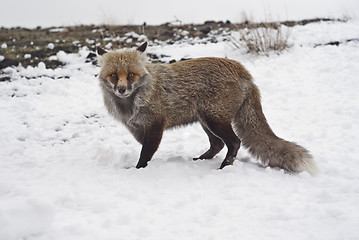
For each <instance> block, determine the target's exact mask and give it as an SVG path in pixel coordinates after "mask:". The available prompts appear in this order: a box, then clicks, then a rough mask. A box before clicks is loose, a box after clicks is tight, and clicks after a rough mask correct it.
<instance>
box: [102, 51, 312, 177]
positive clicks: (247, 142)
mask: <svg viewBox="0 0 359 240" xmlns="http://www.w3.org/2000/svg"><path fill="white" fill-rule="evenodd" d="M146 46H147V45H145V44H144V45H142V46H141V47H139V48H138V49H137V50H120V51H111V52H109V53H107V52H106V51H104V50H98V53H99V55H102V56H101V57H100V58H99V60H100V61H99V62H100V65H101V72H100V83H101V84H100V85H101V88H102V90H103V96H104V102H105V106H106V107H107V109H108V111H109V113H110V114H111V115H113V116H114V117H115V118H116V119H118V120H119V121H121V122H122V123H123V124H124V125H125V126H126V127H127V128H128V129H129V130H130V131H131V133H132V134H133V135H134V137H135V138H136V139H137V140H138V141H139V142H140V143H141V144H142V145H143V147H142V151H141V155H140V159H139V162H138V164H137V166H136V167H137V168H139V167H145V166H146V165H147V162H148V161H149V160H150V159H151V158H152V156H153V154H154V153H155V151H156V150H157V148H158V146H159V144H160V141H161V138H162V134H163V131H164V130H165V129H168V128H172V127H176V126H179V125H186V124H190V123H193V122H199V123H200V124H201V125H202V127H203V129H204V131H205V132H206V133H207V135H208V138H209V141H210V144H211V146H210V149H209V150H208V151H207V152H205V153H204V154H202V155H201V156H199V157H198V158H195V159H210V158H213V157H214V156H215V155H216V154H217V153H218V152H219V151H220V150H221V149H222V148H223V147H224V145H226V146H227V148H228V152H227V155H226V157H225V159H224V161H223V162H222V164H221V168H223V167H224V166H226V165H229V164H233V161H234V159H235V157H236V155H237V152H238V149H239V147H240V144H241V141H242V142H243V145H244V146H246V147H248V148H249V151H250V152H251V153H252V154H253V155H254V156H255V157H257V158H259V159H260V160H261V161H262V162H263V163H264V164H266V165H269V166H271V167H279V168H284V169H286V170H288V171H295V172H300V171H308V172H310V173H314V172H315V170H316V167H315V164H314V162H313V161H312V159H311V156H310V154H309V153H308V151H307V150H305V149H304V148H302V147H300V146H298V145H296V144H294V143H291V142H287V141H285V140H282V139H280V138H278V137H277V136H276V135H275V134H274V133H273V131H272V130H271V128H270V127H269V125H268V123H267V120H266V118H265V116H264V114H263V112H262V107H261V104H260V94H259V90H258V88H257V87H256V85H255V84H254V83H253V81H252V76H251V75H250V74H249V73H248V71H247V70H246V69H245V68H244V67H243V66H242V65H241V64H240V63H238V62H236V61H233V60H228V59H222V58H198V59H192V60H187V61H182V62H178V63H173V64H151V63H146V61H145V54H144V53H143V52H144V51H145V49H146ZM113 73H116V74H117V76H118V79H117V82H116V81H111V79H110V78H109V76H110V75H111V74H113ZM128 73H133V74H134V75H135V76H136V77H135V78H131V79H130V78H129V75H128ZM126 76H127V78H126ZM131 76H132V75H131ZM119 86H122V87H125V89H122V91H120V89H119Z"/></svg>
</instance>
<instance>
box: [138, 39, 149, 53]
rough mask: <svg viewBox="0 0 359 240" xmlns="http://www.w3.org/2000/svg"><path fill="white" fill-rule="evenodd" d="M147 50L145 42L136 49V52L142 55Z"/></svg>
mask: <svg viewBox="0 0 359 240" xmlns="http://www.w3.org/2000/svg"><path fill="white" fill-rule="evenodd" d="M146 48H147V42H145V43H143V44H142V45H141V46H139V47H138V48H137V51H140V52H141V53H143V52H144V51H145V50H146Z"/></svg>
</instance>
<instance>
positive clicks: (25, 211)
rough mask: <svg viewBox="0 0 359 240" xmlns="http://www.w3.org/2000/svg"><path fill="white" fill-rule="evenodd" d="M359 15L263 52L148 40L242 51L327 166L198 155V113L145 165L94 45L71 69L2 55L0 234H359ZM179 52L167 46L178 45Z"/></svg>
mask: <svg viewBox="0 0 359 240" xmlns="http://www.w3.org/2000/svg"><path fill="white" fill-rule="evenodd" d="M358 32H359V22H357V21H349V22H347V23H316V24H309V25H306V26H297V27H294V28H292V29H291V36H290V39H289V40H290V41H291V42H292V43H293V47H292V48H291V49H289V50H288V51H286V52H284V53H283V54H282V55H275V54H271V55H270V57H260V56H259V57H258V56H257V57H256V56H252V55H248V54H245V53H243V52H242V51H241V50H233V48H232V47H231V46H230V45H229V44H228V43H227V42H221V41H220V42H218V43H211V44H195V45H190V44H186V43H182V44H174V45H170V46H167V45H157V46H151V47H149V49H148V51H149V52H150V53H155V54H159V55H161V54H164V55H169V56H171V58H172V59H180V58H182V57H200V56H218V57H230V58H233V59H236V60H239V61H240V62H241V63H242V64H243V65H244V66H246V68H248V70H249V71H250V72H251V74H252V75H253V76H254V78H255V82H256V84H257V85H258V86H259V88H260V90H261V93H262V104H263V109H264V113H265V114H266V116H267V119H268V122H269V124H270V125H271V127H272V128H273V130H274V132H276V133H277V134H278V135H279V136H280V137H282V138H284V139H287V140H290V141H295V142H297V143H298V144H300V145H303V146H304V147H306V148H307V149H309V150H310V151H311V153H312V154H313V156H314V159H315V161H316V163H317V165H318V166H319V168H320V171H321V172H320V174H319V175H318V176H316V177H312V176H310V175H309V174H307V173H305V172H304V173H300V174H288V173H285V172H284V171H282V170H277V169H271V168H262V167H259V166H257V164H255V161H254V160H253V159H252V158H251V157H250V155H249V154H248V152H247V151H246V150H245V149H243V148H242V149H240V151H239V153H238V156H237V158H238V161H235V164H234V165H233V166H229V167H226V168H224V169H223V170H217V168H218V166H219V165H220V163H221V161H222V159H223V158H224V156H225V154H226V150H223V151H222V152H220V153H219V154H218V156H217V157H216V158H215V159H213V160H207V161H192V157H196V156H198V155H200V154H201V153H202V152H204V151H205V150H207V147H208V145H209V143H208V140H207V137H206V135H205V133H204V132H203V130H202V129H201V127H200V126H199V125H197V124H195V125H192V126H188V127H185V128H179V129H176V130H171V131H167V132H165V134H164V137H163V140H162V143H161V145H160V148H159V150H158V151H157V152H156V154H155V155H154V158H153V160H152V161H151V162H150V164H149V166H148V167H147V168H145V169H139V170H138V169H135V168H134V166H135V165H136V162H137V160H138V157H139V152H140V149H141V146H140V145H139V144H138V143H137V142H136V141H135V140H134V138H133V137H132V136H131V134H130V133H129V132H128V131H127V130H126V129H125V128H124V127H123V126H122V125H121V124H120V123H118V122H116V121H115V120H113V119H112V118H111V117H110V116H109V115H108V113H107V112H106V110H105V108H104V106H103V102H102V96H101V93H100V89H99V86H98V79H97V78H96V76H95V75H96V74H97V73H98V71H99V68H98V67H95V66H93V65H92V64H91V63H85V60H86V56H87V54H88V53H89V50H88V49H86V48H83V49H82V50H81V51H80V52H79V54H67V53H65V52H61V51H59V52H58V54H57V55H56V57H57V59H58V60H59V61H62V62H64V63H66V65H65V66H64V67H62V68H58V69H55V70H52V69H47V68H46V66H45V64H43V63H40V64H39V65H38V66H37V67H27V68H23V67H21V66H20V67H14V68H6V69H4V70H3V72H4V73H5V74H7V75H9V76H11V81H10V82H0V112H1V117H0V125H1V126H2V127H1V128H0V146H1V155H0V169H1V172H0V226H1V227H0V239H1V240H17V239H27V240H45V239H46V240H48V239H53V240H62V239H67V240H71V239H74V240H75V239H76V240H79V239H80V240H81V239H86V240H92V239H94V240H95V239H106V240H107V239H108V240H111V239H181V240H182V239H186V240H191V239H193V240H195V239H293V240H296V239H326V240H328V239H329V240H331V239H333V240H334V239H348V240H349V239H359V231H358V230H357V226H358V224H359V205H358V202H359V174H358V167H359V166H358V165H359V161H358V156H359V149H358V147H357V146H358V143H359V137H358V133H359V126H358V124H357V122H358V120H359V109H358V102H359V96H358V94H357V90H358V89H359V81H358V75H357V70H358V69H359V62H358V61H357V59H359V51H358V48H359V43H358V42H357V41H352V42H348V43H343V44H341V45H339V46H325V45H323V46H320V47H316V48H314V46H315V45H316V44H319V43H320V44H325V43H327V42H330V41H334V40H335V41H341V40H345V39H350V38H353V37H356V38H358V36H357V35H355V34H357V33H358ZM168 60H170V57H169V58H168Z"/></svg>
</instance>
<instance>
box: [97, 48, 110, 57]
mask: <svg viewBox="0 0 359 240" xmlns="http://www.w3.org/2000/svg"><path fill="white" fill-rule="evenodd" d="M96 50H97V54H98V55H100V56H102V55H104V54H105V53H107V51H106V50H104V49H102V48H101V47H97V48H96Z"/></svg>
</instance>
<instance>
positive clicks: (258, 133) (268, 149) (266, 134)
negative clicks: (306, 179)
mask: <svg viewBox="0 0 359 240" xmlns="http://www.w3.org/2000/svg"><path fill="white" fill-rule="evenodd" d="M234 126H235V129H236V132H237V134H238V137H239V138H240V139H241V140H242V143H243V145H244V146H245V147H247V148H248V149H249V152H250V153H251V154H252V155H253V156H255V157H257V158H258V159H260V160H261V161H262V163H263V164H264V165H268V166H270V167H279V168H283V169H285V170H288V171H292V172H302V171H307V172H309V173H310V174H312V175H314V174H315V173H316V172H317V171H318V168H317V166H316V165H315V163H314V161H313V159H312V156H311V155H310V153H309V152H308V151H307V150H306V149H305V148H303V147H301V146H299V145H297V144H295V143H292V142H288V141H285V140H283V139H281V138H279V137H277V136H276V135H275V134H274V133H273V131H272V129H271V128H270V127H269V125H268V123H267V120H266V118H265V116H264V114H263V112H262V106H261V103H260V94H259V90H258V88H257V87H256V86H255V85H252V86H251V87H250V92H249V94H248V96H247V98H246V99H245V100H244V102H243V103H242V105H241V108H240V110H239V111H238V113H237V115H236V118H235V121H234Z"/></svg>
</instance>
